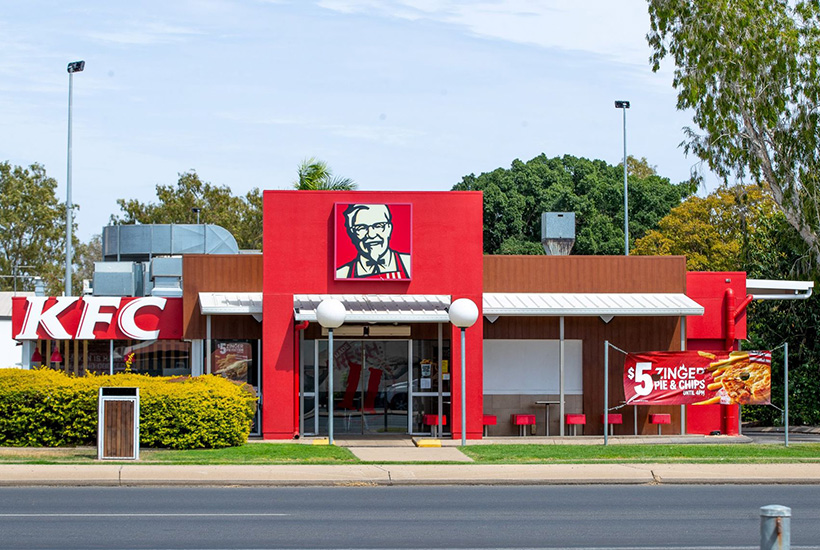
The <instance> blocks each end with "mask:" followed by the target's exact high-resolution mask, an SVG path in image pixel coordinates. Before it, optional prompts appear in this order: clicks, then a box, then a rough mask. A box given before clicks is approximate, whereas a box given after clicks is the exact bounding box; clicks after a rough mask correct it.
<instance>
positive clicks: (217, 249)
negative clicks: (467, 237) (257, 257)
mask: <svg viewBox="0 0 820 550" xmlns="http://www.w3.org/2000/svg"><path fill="white" fill-rule="evenodd" d="M102 252H103V261H106V262H111V261H117V262H119V261H126V260H127V261H133V262H143V261H147V260H150V259H151V258H153V257H154V256H172V255H180V254H238V253H239V246H237V244H236V239H234V238H233V235H231V234H230V233H229V232H228V230H227V229H225V228H223V227H219V226H218V225H205V224H202V225H195V224H190V225H189V224H152V225H109V226H107V227H104V228H103V234H102Z"/></svg>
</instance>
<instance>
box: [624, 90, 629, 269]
mask: <svg viewBox="0 0 820 550" xmlns="http://www.w3.org/2000/svg"><path fill="white" fill-rule="evenodd" d="M622 110H623V112H624V256H629V194H628V193H627V189H628V186H627V178H626V106H624V108H623V109H622Z"/></svg>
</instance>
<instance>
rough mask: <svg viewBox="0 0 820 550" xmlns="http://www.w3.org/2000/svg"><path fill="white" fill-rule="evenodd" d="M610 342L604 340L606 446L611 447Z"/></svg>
mask: <svg viewBox="0 0 820 550" xmlns="http://www.w3.org/2000/svg"><path fill="white" fill-rule="evenodd" d="M608 428H609V340H604V446H606V445H609V430H608Z"/></svg>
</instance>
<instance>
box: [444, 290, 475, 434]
mask: <svg viewBox="0 0 820 550" xmlns="http://www.w3.org/2000/svg"><path fill="white" fill-rule="evenodd" d="M448 313H449V315H450V322H451V323H453V324H454V325H455V326H457V327H458V328H460V329H461V446H462V447H464V446H465V445H467V383H466V372H467V361H466V356H467V347H466V344H465V338H464V332H465V331H466V330H467V329H468V328H469V327H471V326H473V324H475V322H476V321H477V320H478V307H477V306H476V305H475V302H473V301H472V300H470V299H469V298H459V299H458V300H456V301H455V302H453V303H452V304H450V310H449V312H448Z"/></svg>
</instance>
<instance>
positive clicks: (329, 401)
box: [327, 328, 333, 445]
mask: <svg viewBox="0 0 820 550" xmlns="http://www.w3.org/2000/svg"><path fill="white" fill-rule="evenodd" d="M327 348H328V349H327V441H328V443H329V444H330V445H333V329H332V328H329V329H327Z"/></svg>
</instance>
